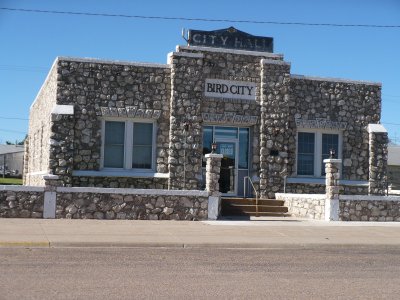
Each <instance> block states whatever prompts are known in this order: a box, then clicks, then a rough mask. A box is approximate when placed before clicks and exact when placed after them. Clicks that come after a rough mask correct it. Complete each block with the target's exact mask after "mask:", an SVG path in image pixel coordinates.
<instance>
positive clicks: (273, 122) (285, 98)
mask: <svg viewBox="0 0 400 300" xmlns="http://www.w3.org/2000/svg"><path fill="white" fill-rule="evenodd" d="M289 83H290V64H289V63H287V62H284V61H278V60H270V59H262V60H261V93H260V96H261V103H260V104H261V124H260V193H261V197H262V198H275V193H277V192H279V191H281V192H283V186H284V174H286V173H287V172H288V171H289V170H288V169H287V167H288V162H289V159H291V158H290V155H289V152H290V149H289V146H290V142H289V140H290V138H291V136H292V134H291V129H290V126H289V122H290V120H291V118H293V116H291V113H290V107H289V105H290V98H289Z"/></svg>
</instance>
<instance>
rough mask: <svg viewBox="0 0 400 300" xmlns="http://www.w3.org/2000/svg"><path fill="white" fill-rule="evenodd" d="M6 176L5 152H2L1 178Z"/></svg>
mask: <svg viewBox="0 0 400 300" xmlns="http://www.w3.org/2000/svg"><path fill="white" fill-rule="evenodd" d="M5 177H6V154H5V153H4V154H3V178H5Z"/></svg>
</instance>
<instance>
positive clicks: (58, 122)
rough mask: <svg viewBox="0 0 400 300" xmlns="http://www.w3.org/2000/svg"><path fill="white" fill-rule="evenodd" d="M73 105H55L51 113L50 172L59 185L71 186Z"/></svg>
mask: <svg viewBox="0 0 400 300" xmlns="http://www.w3.org/2000/svg"><path fill="white" fill-rule="evenodd" d="M74 124H75V118H74V106H73V105H56V106H55V107H54V109H53V111H52V113H51V133H50V141H49V143H50V155H49V168H50V174H53V175H58V176H59V178H58V180H56V182H57V184H59V186H72V171H73V162H74Z"/></svg>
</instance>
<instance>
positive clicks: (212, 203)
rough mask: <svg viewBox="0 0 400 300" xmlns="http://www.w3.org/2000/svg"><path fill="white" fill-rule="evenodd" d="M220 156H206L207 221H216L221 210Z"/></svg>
mask: <svg viewBox="0 0 400 300" xmlns="http://www.w3.org/2000/svg"><path fill="white" fill-rule="evenodd" d="M222 157H223V155H222V154H214V153H210V154H206V155H205V158H206V160H207V165H206V191H208V192H209V195H210V196H209V197H208V219H209V220H216V219H217V218H218V216H219V212H220V209H221V193H220V191H219V182H218V181H219V176H220V172H221V159H222Z"/></svg>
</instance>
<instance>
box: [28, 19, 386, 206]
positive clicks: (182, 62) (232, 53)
mask: <svg viewBox="0 0 400 300" xmlns="http://www.w3.org/2000/svg"><path fill="white" fill-rule="evenodd" d="M380 119H381V84H380V83H373V82H363V81H355V80H343V79H332V78H319V77H309V76H303V75H295V74H292V73H291V65H290V63H289V62H287V61H285V60H284V57H283V55H282V54H276V53H274V52H273V40H272V38H268V37H259V36H253V35H250V34H247V33H244V32H240V31H238V30H237V29H235V28H233V27H231V28H228V29H224V30H217V31H197V30H191V31H190V32H189V36H188V44H187V45H186V46H177V47H176V50H175V51H174V52H171V53H169V54H168V59H167V63H166V64H151V63H137V62H123V61H106V60H99V59H88V58H71V57H58V58H57V59H56V60H55V62H54V64H53V66H52V68H51V70H50V72H49V74H48V76H47V79H46V81H45V82H44V84H43V86H42V88H41V90H40V92H39V94H38V96H37V98H36V100H35V101H34V103H33V104H32V106H31V110H30V123H29V139H28V142H27V144H26V146H27V147H26V152H25V175H24V183H25V185H44V184H45V179H44V177H43V176H44V175H48V174H50V175H57V176H58V178H59V181H58V184H59V185H60V186H66V187H110V188H144V189H148V188H154V189H188V190H191V189H196V190H198V189H204V184H205V182H204V176H205V175H204V174H205V159H204V156H205V154H207V153H210V152H211V150H212V149H211V148H212V144H214V147H216V153H219V154H222V155H223V158H222V162H221V171H220V180H219V188H220V192H221V193H222V195H223V196H224V195H227V196H242V195H243V193H244V188H243V186H244V182H245V181H247V180H249V179H250V180H251V181H252V182H253V184H254V185H255V187H256V189H257V190H258V191H259V192H260V194H261V196H262V197H265V198H274V196H275V193H277V192H283V191H286V192H294V193H324V192H325V185H324V176H325V170H324V163H323V160H324V159H325V158H327V157H329V155H330V153H331V152H332V153H335V155H336V157H337V158H340V159H342V162H343V163H342V165H341V167H340V172H341V178H342V179H341V184H342V185H343V186H344V191H343V193H347V194H367V193H371V194H374V193H378V194H379V193H382V190H383V188H384V182H385V178H386V160H387V150H386V147H387V133H386V131H385V129H384V128H383V127H382V125H380Z"/></svg>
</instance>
